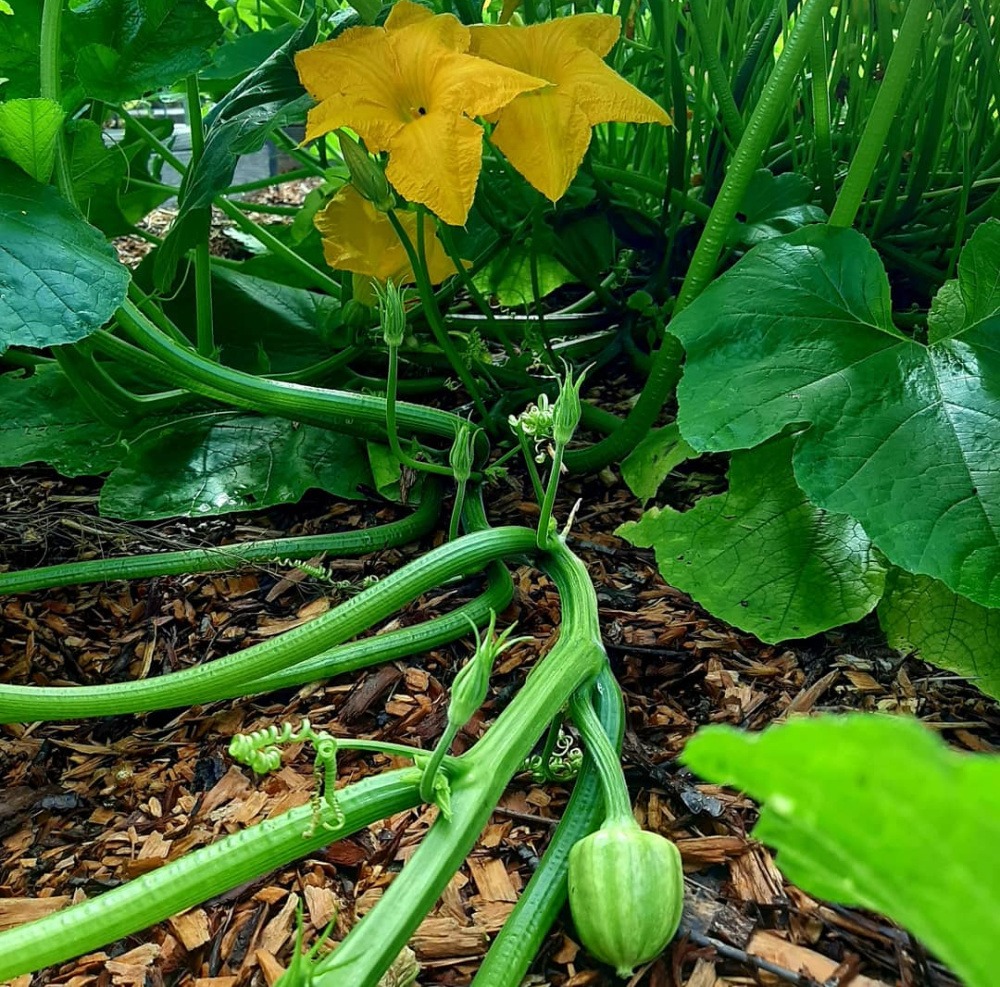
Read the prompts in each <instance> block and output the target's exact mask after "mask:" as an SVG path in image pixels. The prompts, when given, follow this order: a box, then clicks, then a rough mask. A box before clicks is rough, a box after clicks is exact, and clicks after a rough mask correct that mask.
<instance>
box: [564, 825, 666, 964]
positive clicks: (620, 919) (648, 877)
mask: <svg viewBox="0 0 1000 987" xmlns="http://www.w3.org/2000/svg"><path fill="white" fill-rule="evenodd" d="M569 907H570V911H571V912H572V913H573V922H574V924H575V925H576V931H577V933H578V934H579V937H580V941H581V942H582V943H583V945H584V947H585V948H586V949H587V951H588V952H589V953H591V955H593V956H595V957H596V958H597V959H599V960H601V961H602V962H603V963H607V964H609V965H610V966H613V967H614V968H615V970H616V971H617V972H618V975H619V976H620V977H628V976H630V975H631V973H632V970H633V968H634V967H636V966H638V965H639V964H640V963H645V962H646V961H647V960H651V959H653V958H654V957H655V956H657V955H658V954H659V953H660V952H661V951H662V950H663V948H664V947H665V946H666V945H667V943H668V942H670V940H671V939H672V938H673V937H674V933H675V932H676V931H677V927H678V926H679V925H680V921H681V912H682V911H683V909H684V873H683V870H682V869H681V855H680V853H679V852H678V850H677V847H676V846H674V844H673V843H671V842H670V840H668V839H665V838H664V837H662V836H659V835H658V834H656V833H648V832H645V831H643V830H642V829H640V828H639V827H638V826H636V825H635V824H634V823H628V822H614V823H612V824H610V825H608V826H605V827H604V828H603V829H599V830H598V831H597V832H596V833H592V834H591V835H590V836H587V837H585V838H584V839H582V840H580V842H579V843H577V844H576V845H575V846H574V847H573V849H572V850H571V851H570V854H569Z"/></svg>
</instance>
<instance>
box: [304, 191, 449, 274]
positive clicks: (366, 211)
mask: <svg viewBox="0 0 1000 987" xmlns="http://www.w3.org/2000/svg"><path fill="white" fill-rule="evenodd" d="M396 215H397V217H398V219H399V222H400V225H401V226H402V227H403V229H404V230H405V231H406V235H407V236H408V237H409V238H410V242H411V243H414V244H415V243H416V242H417V217H416V216H415V215H414V214H413V213H407V212H400V213H397V214H396ZM314 222H315V224H316V228H317V229H318V230H319V231H320V233H321V234H322V237H323V256H324V257H325V258H326V262H327V264H329V265H330V267H334V268H336V269H337V270H339V271H351V272H352V273H353V274H363V275H367V276H368V277H370V278H374V279H375V280H376V281H379V282H381V283H383V284H384V283H385V282H386V281H389V280H391V281H392V282H393V283H394V284H413V283H414V282H415V281H416V277H415V276H414V274H413V267H412V265H411V264H410V260H409V258H408V257H407V255H406V250H405V249H404V248H403V244H402V243H400V240H399V237H398V236H396V231H395V230H394V229H393V228H392V224H391V223H390V222H389V220H388V218H387V217H386V215H385V213H382V212H379V211H378V210H377V209H376V208H375V207H374V206H373V205H372V204H371V203H370V202H369V201H368V200H367V199H365V198H363V197H362V195H361V193H360V192H359V191H358V190H357V189H356V188H355V187H354V186H353V185H344V186H343V187H342V188H341V189H340V191H339V192H337V194H336V195H335V196H334V197H333V198H332V199H331V200H330V201H329V202H328V203H327V204H326V207H325V208H324V209H323V211H322V212H319V213H317V214H316V219H315V220H314ZM424 241H425V243H424V246H425V252H426V257H427V275H428V277H429V278H430V279H431V283H432V284H440V283H441V282H442V281H444V279H445V278H447V277H451V275H452V274H455V273H456V268H455V265H454V264H453V263H452V262H451V260H450V258H449V257H448V255H447V254H446V253H445V250H444V247H442V246H441V241H440V240H438V238H437V236H436V235H434V234H433V221H432V220H430V219H428V220H427V221H426V222H425V223H424Z"/></svg>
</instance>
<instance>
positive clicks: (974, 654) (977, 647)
mask: <svg viewBox="0 0 1000 987" xmlns="http://www.w3.org/2000/svg"><path fill="white" fill-rule="evenodd" d="M878 617H879V622H880V623H881V624H882V629H883V630H884V631H885V635H886V637H887V638H888V641H889V644H890V645H892V647H894V648H896V649H897V650H899V651H903V652H914V653H915V654H916V655H917V656H918V657H921V658H924V659H926V660H927V661H929V662H932V663H933V664H935V665H940V666H941V667H942V668H947V669H949V670H950V671H952V672H957V673H958V674H959V675H962V676H964V677H965V678H968V679H971V680H972V682H973V684H974V685H976V686H978V687H979V689H980V690H982V691H983V692H985V693H986V694H987V695H988V696H993V698H994V699H1000V610H998V609H991V608H988V607H983V606H980V605H979V604H978V603H973V602H972V600H968V599H966V598H965V597H964V596H959V595H958V594H957V593H952V591H951V590H950V589H948V587H947V586H945V585H944V583H939V582H938V581H937V580H936V579H930V578H929V577H927V576H914V575H911V574H910V573H908V572H903V571H902V570H900V569H894V570H892V572H890V573H889V577H888V579H887V580H886V588H885V596H883V597H882V602H881V603H880V604H879V606H878Z"/></svg>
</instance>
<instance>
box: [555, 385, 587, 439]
mask: <svg viewBox="0 0 1000 987" xmlns="http://www.w3.org/2000/svg"><path fill="white" fill-rule="evenodd" d="M586 373H587V371H586V370H584V371H582V372H581V373H580V376H579V377H577V378H576V380H573V372H572V370H567V371H566V379H565V380H564V381H563V382H562V384H561V386H560V388H559V396H558V397H557V398H556V400H555V404H554V405H553V407H552V439H553V441H554V442H555V444H556V445H557V446H565V445H566V444H567V443H568V442H569V440H570V439H572V438H573V433H574V432H575V431H576V427H577V425H579V424H580V416H581V415H582V414H583V406H582V405H581V403H580V385H581V384H583V378H584V376H585V375H586Z"/></svg>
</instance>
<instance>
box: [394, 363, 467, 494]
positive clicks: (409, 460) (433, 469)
mask: <svg viewBox="0 0 1000 987" xmlns="http://www.w3.org/2000/svg"><path fill="white" fill-rule="evenodd" d="M398 378H399V347H398V346H394V345H393V344H392V343H390V344H389V373H388V374H387V376H386V386H385V432H386V437H387V438H388V439H389V450H390V451H391V452H392V454H393V456H395V457H396V460H397V462H398V463H399V464H400V465H401V466H408V467H409V468H410V469H412V470H423V471H424V472H425V473H434V474H436V475H438V476H451V470H450V469H448V467H447V466H441V465H439V464H438V463H422V462H420V461H418V460H416V459H414V458H413V457H412V456H408V455H407V454H406V453H405V452H403V447H402V446H401V445H400V443H399V433H398V431H397V429H396V390H397V387H398Z"/></svg>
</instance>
